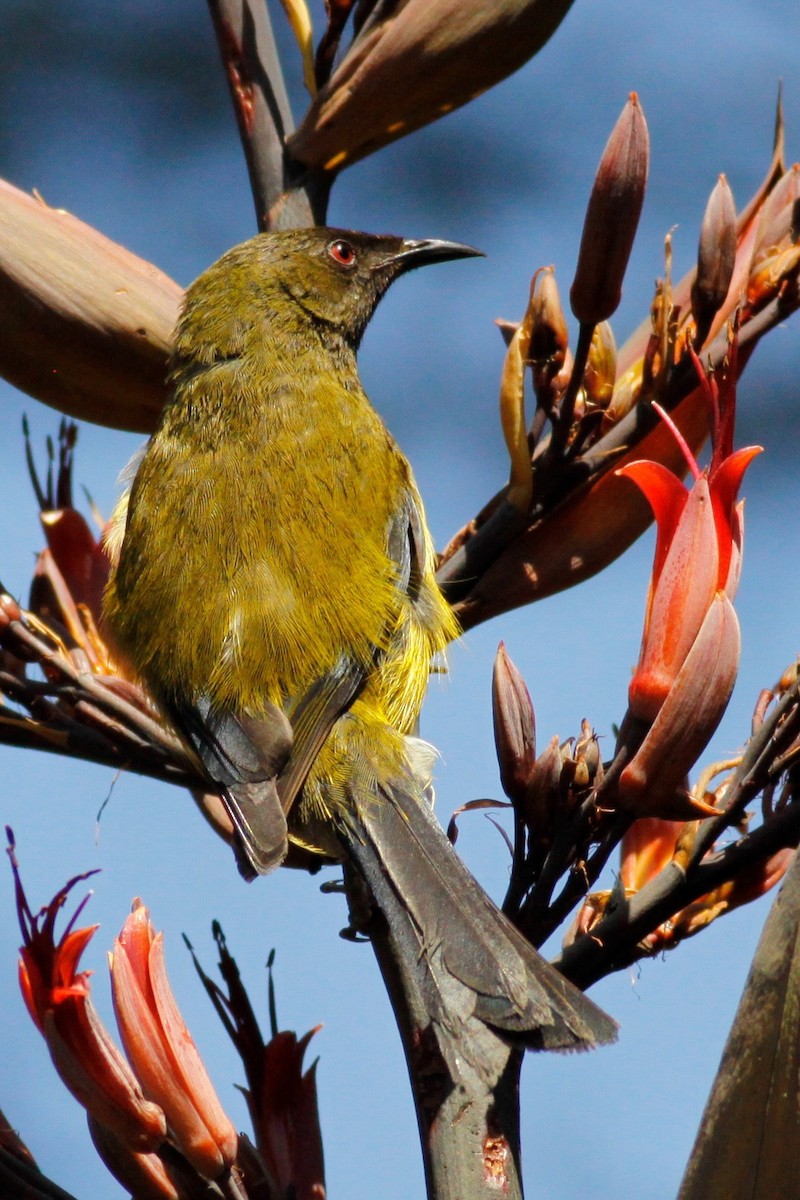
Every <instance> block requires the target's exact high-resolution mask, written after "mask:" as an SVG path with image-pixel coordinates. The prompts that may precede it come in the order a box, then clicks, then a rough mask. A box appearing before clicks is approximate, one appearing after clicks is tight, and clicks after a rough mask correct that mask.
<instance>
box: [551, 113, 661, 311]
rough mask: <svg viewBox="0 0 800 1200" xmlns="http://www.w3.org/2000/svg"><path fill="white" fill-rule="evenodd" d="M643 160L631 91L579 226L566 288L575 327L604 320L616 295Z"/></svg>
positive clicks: (645, 153) (643, 139)
mask: <svg viewBox="0 0 800 1200" xmlns="http://www.w3.org/2000/svg"><path fill="white" fill-rule="evenodd" d="M648 158H649V139H648V133H647V124H646V123H645V119H644V113H643V112H642V109H641V106H640V104H639V98H638V96H637V95H636V93H635V92H631V94H630V97H629V99H628V103H627V104H626V105H625V108H624V109H623V110H622V113H621V115H620V118H619V120H618V121H617V123H616V125H615V126H614V129H613V131H612V133H611V137H610V138H609V139H608V142H607V144H606V148H605V150H604V151H603V155H602V158H601V159H600V165H599V166H598V168H597V175H596V176H595V181H594V187H593V188H592V194H591V196H590V197H589V206H588V208H587V210H586V219H585V221H584V224H583V236H582V238H581V248H580V251H579V252H578V265H577V267H576V268H575V279H574V281H573V284H572V288H571V290H570V303H571V305H572V311H573V313H574V314H575V316H576V317H577V318H578V320H579V321H580V322H581V324H584V325H596V324H598V322H600V321H606V320H608V318H609V317H610V316H611V315H612V313H613V312H614V311H615V310H616V308H617V305H618V304H619V302H620V299H621V297H622V281H623V279H624V277H625V271H626V270H627V266H628V259H629V257H630V253H631V247H632V246H633V239H634V237H635V236H636V228H637V226H638V224H639V215H640V213H641V211H642V203H643V201H644V192H645V186H646V184H647V166H648Z"/></svg>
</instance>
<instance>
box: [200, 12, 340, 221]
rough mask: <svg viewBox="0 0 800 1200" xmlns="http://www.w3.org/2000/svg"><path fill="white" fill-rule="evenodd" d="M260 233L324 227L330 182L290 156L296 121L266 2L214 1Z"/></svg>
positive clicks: (215, 28) (220, 47)
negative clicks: (288, 149) (288, 141)
mask: <svg viewBox="0 0 800 1200" xmlns="http://www.w3.org/2000/svg"><path fill="white" fill-rule="evenodd" d="M208 2H209V8H210V10H211V18H212V21H213V23H214V31H215V33H216V35H217V42H218V43H219V49H220V54H221V56H222V63H223V67H224V69H225V75H226V78H227V80H228V88H229V90H230V94H231V101H232V103H233V109H234V112H235V113H236V122H237V125H238V127H239V136H240V138H241V140H242V147H243V149H244V156H245V159H246V162H247V170H248V173H249V176H250V187H251V189H252V192H253V201H254V203H255V207H256V219H257V221H258V227H259V229H260V230H262V231H263V230H270V229H292V228H295V227H297V226H303V225H324V224H325V213H326V209H327V203H328V193H329V190H330V186H331V185H330V181H329V180H328V179H327V178H323V177H320V176H317V175H314V174H313V173H310V172H307V171H305V170H304V169H303V170H301V169H300V168H298V165H297V164H296V163H293V162H292V160H291V159H290V158H289V156H288V154H287V153H286V138H287V137H288V135H289V134H290V133H291V132H292V131H293V129H294V119H293V117H292V110H291V107H290V104H289V97H288V95H287V92H286V85H285V83H284V78H283V70H282V68H281V63H280V59H279V57H278V51H277V48H276V45H275V37H274V34H273V31H272V24H271V22H270V18H269V12H268V11H267V6H266V3H265V0H208Z"/></svg>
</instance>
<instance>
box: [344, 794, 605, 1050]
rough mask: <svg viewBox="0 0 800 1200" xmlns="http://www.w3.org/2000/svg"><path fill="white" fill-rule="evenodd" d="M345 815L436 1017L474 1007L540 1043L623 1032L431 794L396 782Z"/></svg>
mask: <svg viewBox="0 0 800 1200" xmlns="http://www.w3.org/2000/svg"><path fill="white" fill-rule="evenodd" d="M353 801H354V802H353V803H351V805H350V806H349V807H348V809H347V810H346V811H345V812H342V813H341V814H340V815H339V817H338V824H339V836H340V838H341V840H342V841H343V843H344V845H345V847H346V850H347V853H348V856H349V857H350V859H351V860H352V861H353V862H354V864H355V866H356V868H357V870H358V872H359V873H360V874H361V875H362V876H363V878H364V879H365V880H366V882H367V884H368V885H369V888H370V891H371V892H372V895H373V896H374V898H375V901H376V902H377V905H378V907H379V908H380V909H381V911H382V912H383V914H384V916H385V918H386V920H387V922H388V925H389V928H390V930H391V931H392V936H393V937H394V940H395V944H396V945H397V946H398V947H399V948H400V950H399V952H400V953H401V955H402V958H403V964H402V965H403V969H404V970H405V971H407V972H411V973H412V974H413V975H414V976H415V978H416V980H417V984H418V986H419V988H420V989H421V993H422V995H423V996H424V997H425V1002H426V1006H427V1009H428V1011H429V1013H430V1016H431V1020H432V1022H433V1023H434V1025H435V1024H438V1023H441V1024H445V1025H447V1026H449V1027H451V1028H452V1027H453V1026H454V1025H455V1024H456V1023H458V1024H459V1025H462V1024H463V1022H464V1021H465V1020H467V1019H468V1018H470V1017H476V1018H478V1019H479V1020H480V1021H482V1022H483V1023H484V1024H485V1025H488V1026H490V1027H492V1028H493V1029H495V1030H497V1031H499V1032H501V1033H503V1034H507V1035H510V1038H511V1040H513V1041H516V1042H518V1043H521V1044H523V1045H525V1046H527V1047H529V1048H531V1049H537V1050H574V1049H585V1048H588V1047H590V1046H593V1045H598V1044H602V1043H604V1042H612V1041H614V1040H615V1039H616V1035H617V1027H616V1024H615V1022H614V1021H612V1020H611V1018H610V1017H608V1016H606V1014H605V1013H604V1012H603V1011H602V1010H601V1009H599V1008H598V1007H597V1006H596V1005H595V1004H593V1003H592V1001H591V1000H589V999H587V997H586V996H585V995H584V994H583V992H581V991H579V990H578V989H577V988H576V987H574V986H573V984H571V983H570V982H569V981H568V980H566V979H565V978H564V977H563V976H562V975H561V974H559V972H558V971H556V970H555V968H554V967H551V966H550V964H549V963H547V962H546V961H545V960H544V959H543V958H542V956H541V955H540V954H539V953H538V951H536V950H535V949H534V947H533V946H532V945H531V944H530V943H529V942H528V941H526V939H525V938H524V937H523V936H522V934H521V933H520V932H519V930H518V929H516V928H515V927H514V925H512V924H511V922H510V921H509V920H508V919H507V918H506V917H505V916H504V915H503V914H502V913H501V912H500V910H499V909H498V908H497V907H496V906H495V905H494V904H493V903H492V901H491V900H490V899H489V897H488V896H487V895H486V893H485V892H484V891H483V889H482V888H481V886H480V885H479V884H478V883H477V881H476V880H475V879H474V878H473V876H472V875H471V874H470V873H469V871H468V870H467V868H466V867H465V866H464V865H463V863H462V862H461V860H460V858H459V857H458V856H457V854H456V853H455V851H454V850H453V847H452V846H451V845H450V842H449V841H448V840H447V838H446V837H445V835H444V833H443V832H442V829H441V827H440V826H439V824H438V822H437V821H436V820H435V818H434V816H433V813H432V812H431V810H430V807H429V805H428V803H427V802H426V801H424V800H423V801H420V799H419V798H418V797H417V796H416V795H414V794H412V789H411V788H405V787H401V786H397V785H395V786H393V787H392V788H391V789H386V790H385V792H384V794H382V795H381V796H380V797H379V798H372V799H371V800H368V801H364V800H361V801H360V802H359V801H357V800H355V798H353Z"/></svg>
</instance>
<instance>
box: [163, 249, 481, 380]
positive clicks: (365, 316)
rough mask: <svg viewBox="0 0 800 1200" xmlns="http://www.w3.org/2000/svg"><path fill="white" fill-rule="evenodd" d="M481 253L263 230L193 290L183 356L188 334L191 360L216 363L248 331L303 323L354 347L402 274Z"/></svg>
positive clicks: (183, 328)
mask: <svg viewBox="0 0 800 1200" xmlns="http://www.w3.org/2000/svg"><path fill="white" fill-rule="evenodd" d="M480 253H481V251H479V250H474V249H473V248H472V247H471V246H464V245H461V244H460V243H458V242H446V241H438V240H435V239H422V240H410V239H405V238H399V237H393V236H390V235H379V236H376V235H372V234H366V233H357V232H355V231H353V230H349V229H326V228H310V229H290V230H285V231H281V232H278V233H262V234H259V235H258V236H256V237H254V238H251V239H250V241H248V242H243V243H242V244H241V245H240V246H235V247H234V248H233V249H232V250H229V251H228V253H227V254H225V255H223V257H222V258H221V259H219V260H218V261H217V262H216V263H214V265H213V266H212V267H209V269H208V270H207V271H206V272H204V274H203V275H201V276H200V278H199V279H198V280H196V282H195V283H194V284H192V286H191V287H190V288H189V291H188V293H187V302H186V309H185V315H184V318H183V321H182V324H181V327H180V328H179V332H178V352H179V354H180V353H181V350H182V349H183V347H182V345H181V343H182V342H183V341H184V339H185V338H186V337H187V335H188V338H189V340H190V343H191V347H192V351H193V355H192V356H193V357H200V358H201V359H204V360H205V361H210V360H211V359H212V358H216V357H218V356H219V355H221V354H222V355H226V354H236V353H239V352H240V351H241V350H242V349H243V346H244V343H245V342H246V340H247V334H248V332H251V331H254V330H256V329H258V328H259V327H261V328H262V329H263V328H264V327H265V326H266V327H268V328H271V330H272V331H273V332H274V333H275V334H277V335H278V336H281V333H282V331H285V333H286V334H287V335H290V334H291V333H292V331H293V329H296V328H297V327H298V323H299V324H300V325H302V326H304V327H307V326H312V327H316V328H317V329H318V330H319V332H320V333H321V334H322V336H323V337H327V336H329V335H330V334H336V335H338V336H339V337H341V338H342V339H343V340H344V341H345V342H347V343H348V344H349V345H350V346H352V347H353V348H355V347H357V346H358V343H359V342H360V340H361V337H362V335H363V333H364V330H365V328H366V326H367V323H368V321H369V319H370V317H371V316H372V313H373V312H374V310H375V306H376V305H377V303H378V301H379V300H380V298H381V296H383V294H384V292H385V291H386V290H387V288H388V287H389V285H390V284H391V283H392V282H393V280H395V279H397V277H398V276H399V275H402V274H405V272H406V271H411V270H414V269H415V268H416V267H422V266H425V265H426V264H427V263H434V262H446V261H448V260H449V259H455V258H468V257H472V256H475V255H480ZM187 348H188V347H187ZM198 351H200V353H199V355H198Z"/></svg>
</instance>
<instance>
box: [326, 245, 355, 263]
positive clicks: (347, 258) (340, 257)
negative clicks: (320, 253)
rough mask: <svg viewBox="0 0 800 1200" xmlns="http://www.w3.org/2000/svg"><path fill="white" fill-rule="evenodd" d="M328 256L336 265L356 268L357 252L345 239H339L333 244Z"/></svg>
mask: <svg viewBox="0 0 800 1200" xmlns="http://www.w3.org/2000/svg"><path fill="white" fill-rule="evenodd" d="M328 254H330V256H331V258H332V259H333V261H334V262H335V263H338V264H339V266H340V267H354V266H355V265H356V252H355V250H354V249H353V247H352V246H351V245H350V243H349V242H346V241H345V240H344V238H337V239H336V241H335V242H331V244H330V246H328Z"/></svg>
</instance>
